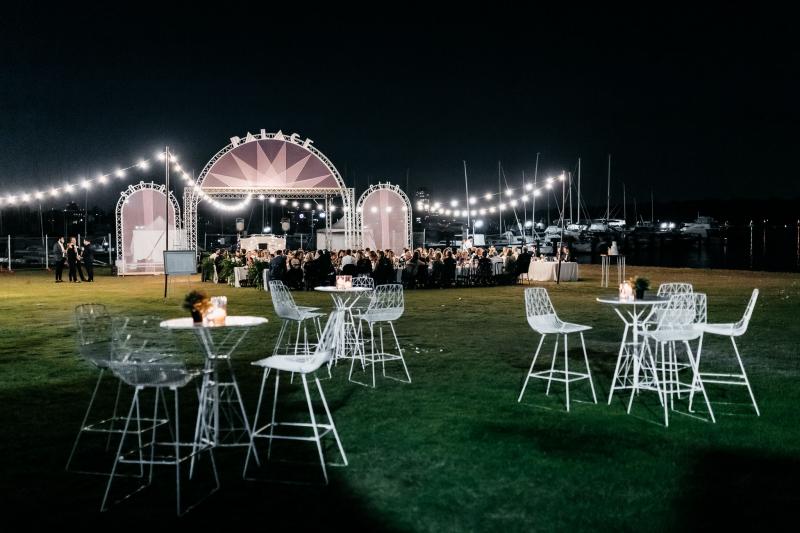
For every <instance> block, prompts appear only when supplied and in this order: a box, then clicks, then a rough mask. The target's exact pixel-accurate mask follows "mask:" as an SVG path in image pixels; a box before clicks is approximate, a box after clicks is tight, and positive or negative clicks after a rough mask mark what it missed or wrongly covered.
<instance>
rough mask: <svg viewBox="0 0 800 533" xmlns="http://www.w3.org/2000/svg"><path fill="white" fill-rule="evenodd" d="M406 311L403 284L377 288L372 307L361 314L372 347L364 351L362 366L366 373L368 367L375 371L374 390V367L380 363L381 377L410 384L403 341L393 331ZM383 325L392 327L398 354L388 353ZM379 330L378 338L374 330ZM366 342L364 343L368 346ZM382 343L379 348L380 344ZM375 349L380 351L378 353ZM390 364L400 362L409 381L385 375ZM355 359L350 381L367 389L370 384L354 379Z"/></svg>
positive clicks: (349, 377)
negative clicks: (397, 321) (395, 324)
mask: <svg viewBox="0 0 800 533" xmlns="http://www.w3.org/2000/svg"><path fill="white" fill-rule="evenodd" d="M404 311H405V298H404V295H403V285H402V284H400V283H394V284H387V285H378V287H376V288H375V290H374V291H373V292H372V298H371V300H370V303H369V307H367V310H366V311H364V313H362V314H361V315H360V319H361V322H364V323H366V324H367V327H368V328H369V344H370V351H369V352H367V350H366V347H365V348H364V350H362V352H361V353H362V359H361V366H362V368H363V369H364V371H366V367H367V365H369V366H370V367H371V370H372V387H373V388H375V365H376V364H378V363H380V365H381V374H382V375H383V377H384V378H389V379H394V380H395V381H400V382H403V383H411V374H410V373H409V372H408V366H407V365H406V360H405V357H403V349H402V348H401V347H400V341H399V340H398V338H397V332H396V331H395V329H394V322H395V321H396V320H399V319H400V317H402V316H403V312H404ZM384 325H388V326H389V330H390V331H391V332H392V337H393V338H394V343H395V348H396V350H397V351H396V353H392V352H387V351H386V345H385V344H384V340H383V328H384ZM376 329H377V330H378V331H377V333H378V339H377V340H376V339H375V330H376ZM366 342H367V341H366V339H364V343H365V344H366ZM378 342H379V343H380V344H379V345H378V344H377V343H378ZM376 349H377V350H378V351H376ZM388 361H400V362H401V363H402V365H403V370H404V372H405V375H406V379H400V378H396V377H394V376H390V375H387V374H386V363H387V362H388ZM355 362H356V360H355V358H353V359H352V360H351V361H350V375H349V376H348V379H349V380H350V381H352V382H353V383H358V384H359V385H365V386H367V385H368V384H367V383H362V382H360V381H358V380H355V379H353V369H354V367H355Z"/></svg>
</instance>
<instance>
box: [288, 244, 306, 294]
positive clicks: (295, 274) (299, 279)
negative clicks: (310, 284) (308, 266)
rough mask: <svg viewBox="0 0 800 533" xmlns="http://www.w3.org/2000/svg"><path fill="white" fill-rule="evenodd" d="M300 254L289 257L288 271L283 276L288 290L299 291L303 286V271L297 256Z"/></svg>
mask: <svg viewBox="0 0 800 533" xmlns="http://www.w3.org/2000/svg"><path fill="white" fill-rule="evenodd" d="M300 253H301V252H297V253H296V254H294V255H292V256H289V260H288V264H289V269H288V270H287V272H286V275H285V283H286V286H287V287H289V288H290V289H299V288H300V287H301V286H302V284H303V269H302V264H301V262H300V258H299V257H298V255H299V254H300Z"/></svg>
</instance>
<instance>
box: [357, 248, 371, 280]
mask: <svg viewBox="0 0 800 533" xmlns="http://www.w3.org/2000/svg"><path fill="white" fill-rule="evenodd" d="M371 274H372V262H371V261H370V260H369V259H368V258H367V257H366V256H365V255H364V254H362V253H361V252H356V275H357V276H369V275H371Z"/></svg>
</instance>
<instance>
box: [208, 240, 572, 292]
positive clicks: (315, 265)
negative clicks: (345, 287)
mask: <svg viewBox="0 0 800 533" xmlns="http://www.w3.org/2000/svg"><path fill="white" fill-rule="evenodd" d="M534 251H535V250H534ZM560 253H561V254H563V255H562V259H564V260H566V259H567V258H568V253H569V251H568V250H567V249H563V250H561V251H560ZM226 257H229V258H233V259H234V260H235V263H236V264H239V265H242V266H248V267H250V266H253V265H254V264H258V263H260V264H261V265H262V266H263V268H267V269H268V270H269V279H271V280H281V281H283V282H284V283H285V284H286V285H287V286H288V287H290V288H293V289H303V288H305V289H311V288H313V287H316V286H319V285H328V284H333V283H334V282H335V278H336V275H339V274H341V275H350V276H370V277H372V278H373V279H374V280H375V284H376V285H381V284H386V283H397V282H402V283H403V285H404V286H405V287H406V288H409V289H411V288H425V287H441V288H445V287H451V286H454V285H462V284H465V285H466V284H469V285H494V284H504V283H514V282H515V281H516V280H517V279H518V277H519V275H520V274H522V273H525V272H528V267H529V266H530V262H531V259H532V258H533V257H534V253H532V251H530V250H529V249H528V248H527V247H524V246H523V247H505V248H501V249H497V248H495V247H494V246H490V247H488V248H481V247H471V248H468V249H465V250H458V249H452V248H444V249H440V248H428V249H425V248H416V249H414V250H411V249H404V250H403V252H402V253H399V254H396V253H395V252H394V251H393V250H370V249H369V248H366V249H363V250H338V251H329V250H315V251H306V250H295V251H289V250H274V251H269V250H249V251H248V250H236V251H227V250H217V251H216V252H214V253H213V254H212V255H211V260H212V261H213V262H214V264H215V266H216V269H217V271H218V272H219V271H220V270H221V264H222V262H223V261H224V260H225V258H226Z"/></svg>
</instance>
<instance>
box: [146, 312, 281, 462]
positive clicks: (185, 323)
mask: <svg viewBox="0 0 800 533" xmlns="http://www.w3.org/2000/svg"><path fill="white" fill-rule="evenodd" d="M267 322H268V321H267V319H266V318H263V317H259V316H228V317H227V318H226V319H225V324H224V325H219V326H215V325H203V324H195V323H194V322H193V321H192V319H191V318H173V319H171V320H164V321H163V322H161V327H162V328H165V329H170V330H185V331H192V332H194V333H195V335H196V336H197V339H198V342H199V344H200V347H201V348H202V350H203V355H204V356H205V363H204V368H203V383H202V385H201V387H200V409H199V411H198V413H197V423H196V424H195V432H194V446H195V448H194V450H193V452H196V451H197V448H202V447H205V446H214V447H216V446H248V447H249V446H250V441H251V435H252V432H251V428H250V423H249V422H248V419H247V413H246V412H245V409H244V402H243V401H242V395H241V393H240V392H239V385H238V384H237V382H236V376H235V375H234V373H233V366H232V365H231V357H232V356H233V353H234V352H235V351H236V348H238V347H239V345H240V344H241V343H242V341H243V340H244V338H245V337H246V336H247V334H248V333H249V332H250V330H251V329H253V328H254V327H256V326H260V325H262V324H266V323H267ZM215 331H218V332H219V333H220V335H219V336H218V338H217V339H216V342H215V339H214V335H213V333H214V332H215ZM220 337H221V338H220ZM219 361H225V363H226V365H225V367H224V369H225V370H227V371H228V377H227V378H226V380H225V381H222V380H220V370H222V369H220V366H221V365H220V364H219ZM232 405H233V406H232ZM237 407H238V408H237ZM220 415H222V416H223V417H224V420H225V421H226V422H227V425H226V427H224V428H222V427H220ZM253 453H254V454H255V450H253ZM195 455H196V453H193V454H192V465H191V467H190V472H191V471H193V470H194V458H195ZM255 457H256V461H258V456H257V455H256V456H255Z"/></svg>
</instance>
